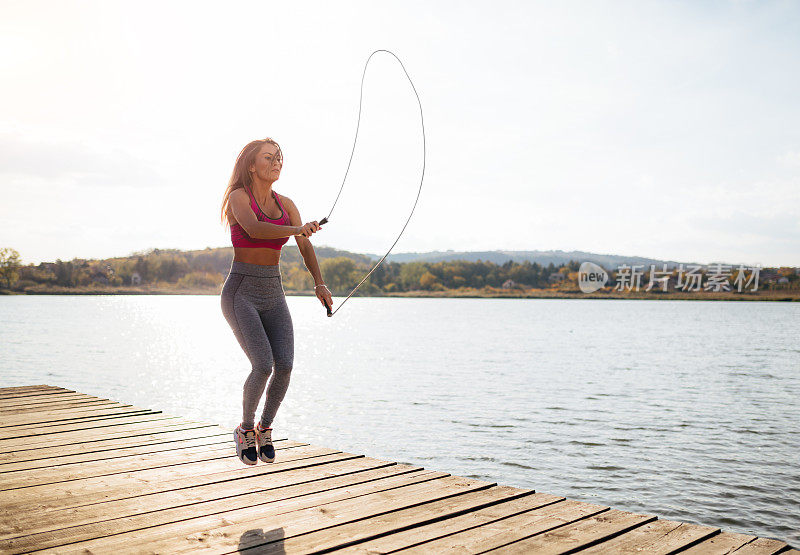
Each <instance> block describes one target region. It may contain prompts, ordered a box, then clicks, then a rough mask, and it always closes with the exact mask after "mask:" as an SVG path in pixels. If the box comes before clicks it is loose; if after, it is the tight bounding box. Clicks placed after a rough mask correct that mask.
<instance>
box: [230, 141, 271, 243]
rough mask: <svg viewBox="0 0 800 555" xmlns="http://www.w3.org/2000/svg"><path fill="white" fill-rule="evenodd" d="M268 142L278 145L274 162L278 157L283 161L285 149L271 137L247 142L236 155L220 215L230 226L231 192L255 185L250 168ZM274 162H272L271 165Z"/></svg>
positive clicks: (248, 189) (249, 188)
mask: <svg viewBox="0 0 800 555" xmlns="http://www.w3.org/2000/svg"><path fill="white" fill-rule="evenodd" d="M266 144H270V145H275V146H276V147H278V152H277V156H276V157H275V158H273V159H272V163H274V162H275V159H276V158H278V159H280V160H281V161H283V151H281V146H280V145H279V144H278V143H277V142H275V140H273V139H271V138H269V137H267V138H266V139H258V140H255V141H250V142H249V143H247V145H245V147H244V148H243V149H242V150H241V152H239V156H237V157H236V163H235V164H234V165H233V172H232V173H231V178H230V180H228V186H227V187H226V188H225V192H224V193H223V194H222V213H221V215H220V219H221V220H222V223H223V224H224V225H225V226H226V227H227V226H228V218H227V215H228V208H229V207H230V197H231V193H232V192H233V191H235V190H236V189H242V188H244V189H245V190H247V191H250V190H251V188H252V185H253V176H252V175H250V171H249V168H250V166H252V165H253V163H254V162H255V159H256V155H258V152H259V151H260V150H261V147H262V146H264V145H266ZM272 163H270V166H271V165H272Z"/></svg>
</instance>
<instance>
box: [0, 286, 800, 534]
mask: <svg viewBox="0 0 800 555" xmlns="http://www.w3.org/2000/svg"><path fill="white" fill-rule="evenodd" d="M288 301H289V306H290V310H291V312H292V318H293V320H294V325H295V335H296V355H295V368H294V370H293V373H292V382H291V385H290V386H289V391H288V393H287V395H286V398H285V399H284V402H283V405H282V406H281V408H280V410H279V411H278V416H277V418H276V420H275V422H274V425H273V426H274V428H275V435H276V437H287V436H288V437H290V438H292V439H294V440H298V441H308V442H310V443H314V444H318V445H322V446H326V447H331V448H336V449H340V450H342V451H348V452H353V453H360V454H365V455H367V456H372V457H376V458H381V459H386V460H392V461H398V462H406V463H411V464H417V465H420V466H424V467H426V468H429V469H434V470H438V471H445V472H450V473H452V474H456V475H461V476H468V477H473V478H478V479H482V480H489V481H493V482H497V483H499V484H507V485H513V486H519V487H526V488H533V489H535V490H537V491H544V492H548V493H553V494H557V495H563V496H566V497H570V498H573V499H579V500H584V501H589V502H593V503H599V504H603V505H609V506H613V507H616V508H619V509H625V510H631V511H640V512H645V513H650V514H656V515H658V516H660V517H662V518H670V519H677V520H683V521H688V522H696V523H703V524H708V525H716V526H719V527H721V528H724V529H730V530H735V531H737V532H745V533H751V534H755V535H759V536H766V537H775V538H779V539H783V540H784V541H787V542H789V543H792V544H797V543H798V542H800V503H798V500H800V466H798V458H797V445H798V444H800V424H798V422H800V409H799V408H798V405H797V399H798V398H800V344H799V343H798V339H797V332H796V330H797V323H798V321H800V318H799V317H800V305H798V304H797V303H766V302H693V301H607V300H566V299H565V300H559V299H527V300H516V299H370V298H352V299H350V300H349V301H348V306H347V308H346V309H343V310H342V311H341V312H339V313H337V315H336V316H335V317H334V318H327V317H326V315H325V310H324V308H323V307H322V306H321V305H320V304H319V302H318V301H317V300H316V299H315V298H309V297H289V298H288ZM0 311H1V312H0V314H2V318H0V344H2V361H1V362H0V371H1V372H2V377H0V385H2V386H13V385H25V384H51V385H58V386H62V387H67V388H70V389H75V390H77V391H80V392H84V393H88V394H92V395H97V396H100V397H107V398H112V399H115V400H119V401H124V402H126V403H131V404H134V405H137V406H140V407H148V408H152V409H158V410H163V411H164V412H167V413H170V414H176V415H181V416H186V417H188V418H193V419H198V420H204V421H211V422H215V423H219V424H223V425H226V426H229V427H230V428H231V429H233V427H234V426H235V425H236V424H237V423H238V422H239V420H240V419H241V412H240V409H241V396H242V385H243V383H244V380H245V378H246V376H247V373H248V371H249V368H248V362H247V359H246V357H245V355H244V353H243V352H242V351H241V349H240V347H239V345H238V343H237V342H236V340H235V338H234V337H233V334H232V332H231V330H230V328H229V327H228V325H227V323H226V322H225V319H224V318H223V316H222V313H221V309H220V303H219V297H215V296H11V297H0ZM262 406H263V405H262ZM260 408H261V407H259V410H260Z"/></svg>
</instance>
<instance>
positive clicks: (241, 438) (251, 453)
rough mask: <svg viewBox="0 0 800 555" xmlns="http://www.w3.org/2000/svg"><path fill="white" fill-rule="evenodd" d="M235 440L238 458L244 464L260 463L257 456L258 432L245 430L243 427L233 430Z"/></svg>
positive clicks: (239, 426)
mask: <svg viewBox="0 0 800 555" xmlns="http://www.w3.org/2000/svg"><path fill="white" fill-rule="evenodd" d="M233 440H234V441H235V442H236V456H238V457H239V460H241V461H242V462H243V463H244V464H249V465H253V464H256V463H257V462H258V459H257V455H256V451H257V450H256V431H255V430H243V429H242V425H241V424H239V425H238V426H236V429H235V430H233Z"/></svg>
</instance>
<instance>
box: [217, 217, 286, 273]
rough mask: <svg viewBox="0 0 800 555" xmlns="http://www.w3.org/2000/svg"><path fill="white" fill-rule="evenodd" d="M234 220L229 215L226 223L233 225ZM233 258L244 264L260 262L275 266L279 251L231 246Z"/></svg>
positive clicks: (278, 261) (279, 255) (279, 256)
mask: <svg viewBox="0 0 800 555" xmlns="http://www.w3.org/2000/svg"><path fill="white" fill-rule="evenodd" d="M235 223H236V220H235V219H233V218H231V217H229V218H228V224H230V225H233V224H235ZM233 260H234V261H235V262H244V263H246V264H260V265H261V266H275V265H277V264H278V263H280V260H281V251H279V250H278V249H270V248H269V247H258V248H252V247H233Z"/></svg>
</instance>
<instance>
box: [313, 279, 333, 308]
mask: <svg viewBox="0 0 800 555" xmlns="http://www.w3.org/2000/svg"><path fill="white" fill-rule="evenodd" d="M314 292H315V293H316V294H317V298H318V299H319V302H321V303H322V306H325V301H327V302H328V306H329V307H330V308H333V297H332V296H331V292H330V291H329V290H328V286H327V285H325V284H324V283H320V284H319V285H317V286H316V287H314Z"/></svg>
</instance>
